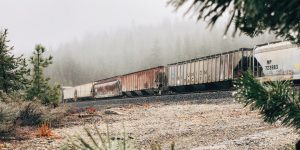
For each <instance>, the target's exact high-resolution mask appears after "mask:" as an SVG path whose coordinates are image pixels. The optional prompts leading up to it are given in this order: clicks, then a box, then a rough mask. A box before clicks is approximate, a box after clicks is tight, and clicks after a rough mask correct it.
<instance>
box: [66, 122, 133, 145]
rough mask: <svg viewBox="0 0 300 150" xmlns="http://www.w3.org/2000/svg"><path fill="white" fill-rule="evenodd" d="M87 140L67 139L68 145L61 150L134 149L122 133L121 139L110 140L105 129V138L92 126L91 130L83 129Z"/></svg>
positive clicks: (78, 137) (78, 138)
mask: <svg viewBox="0 0 300 150" xmlns="http://www.w3.org/2000/svg"><path fill="white" fill-rule="evenodd" d="M84 129H85V134H86V135H87V136H86V137H87V138H84V137H81V136H77V137H75V139H74V138H71V137H70V138H69V139H68V143H67V144H65V145H64V147H63V149H90V150H98V149H105V150H127V149H134V147H133V146H132V141H130V139H129V138H128V137H127V136H126V133H125V132H123V134H122V138H112V137H111V135H110V132H109V129H108V127H107V131H106V134H105V136H103V134H102V133H100V131H99V129H98V128H97V127H96V126H95V125H94V128H93V129H92V130H91V129H89V128H84Z"/></svg>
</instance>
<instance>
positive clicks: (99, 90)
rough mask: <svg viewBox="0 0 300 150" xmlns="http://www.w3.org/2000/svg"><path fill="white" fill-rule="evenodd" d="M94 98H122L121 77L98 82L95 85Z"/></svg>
mask: <svg viewBox="0 0 300 150" xmlns="http://www.w3.org/2000/svg"><path fill="white" fill-rule="evenodd" d="M93 90H94V98H108V97H118V96H122V89H121V81H120V77H112V78H108V79H103V80H99V81H96V82H95V83H94V85H93Z"/></svg>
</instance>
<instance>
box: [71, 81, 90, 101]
mask: <svg viewBox="0 0 300 150" xmlns="http://www.w3.org/2000/svg"><path fill="white" fill-rule="evenodd" d="M93 85H94V82H90V83H87V84H82V85H78V86H75V87H74V88H75V91H74V99H75V100H85V99H91V98H93V96H94V95H93V93H94V92H93Z"/></svg>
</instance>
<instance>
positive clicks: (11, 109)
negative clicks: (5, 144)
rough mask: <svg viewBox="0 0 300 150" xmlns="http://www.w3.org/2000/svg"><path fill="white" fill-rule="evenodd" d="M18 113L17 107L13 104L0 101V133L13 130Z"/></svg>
mask: <svg viewBox="0 0 300 150" xmlns="http://www.w3.org/2000/svg"><path fill="white" fill-rule="evenodd" d="M18 113H19V110H18V107H15V106H14V105H13V104H6V103H3V102H0V134H4V133H10V132H12V131H14V129H15V128H14V126H15V120H16V118H17V116H18Z"/></svg>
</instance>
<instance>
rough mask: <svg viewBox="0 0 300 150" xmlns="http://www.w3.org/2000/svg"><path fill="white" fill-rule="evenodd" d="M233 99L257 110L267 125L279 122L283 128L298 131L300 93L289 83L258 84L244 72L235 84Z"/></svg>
mask: <svg viewBox="0 0 300 150" xmlns="http://www.w3.org/2000/svg"><path fill="white" fill-rule="evenodd" d="M235 86H236V89H237V93H236V94H235V98H236V99H237V100H238V101H240V102H243V103H245V105H246V106H248V105H249V106H250V107H251V108H252V109H257V110H259V111H260V114H261V115H262V116H263V118H264V120H265V121H266V122H269V123H275V122H276V121H281V123H282V124H283V125H285V126H290V127H294V128H295V129H297V130H300V95H299V94H300V91H299V89H298V90H297V89H295V88H294V86H293V83H292V82H291V81H274V82H266V83H260V82H259V81H257V80H256V79H255V77H254V76H253V75H252V74H251V73H250V72H246V73H244V74H243V75H242V77H241V78H239V79H238V80H237V81H236V82H235Z"/></svg>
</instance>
